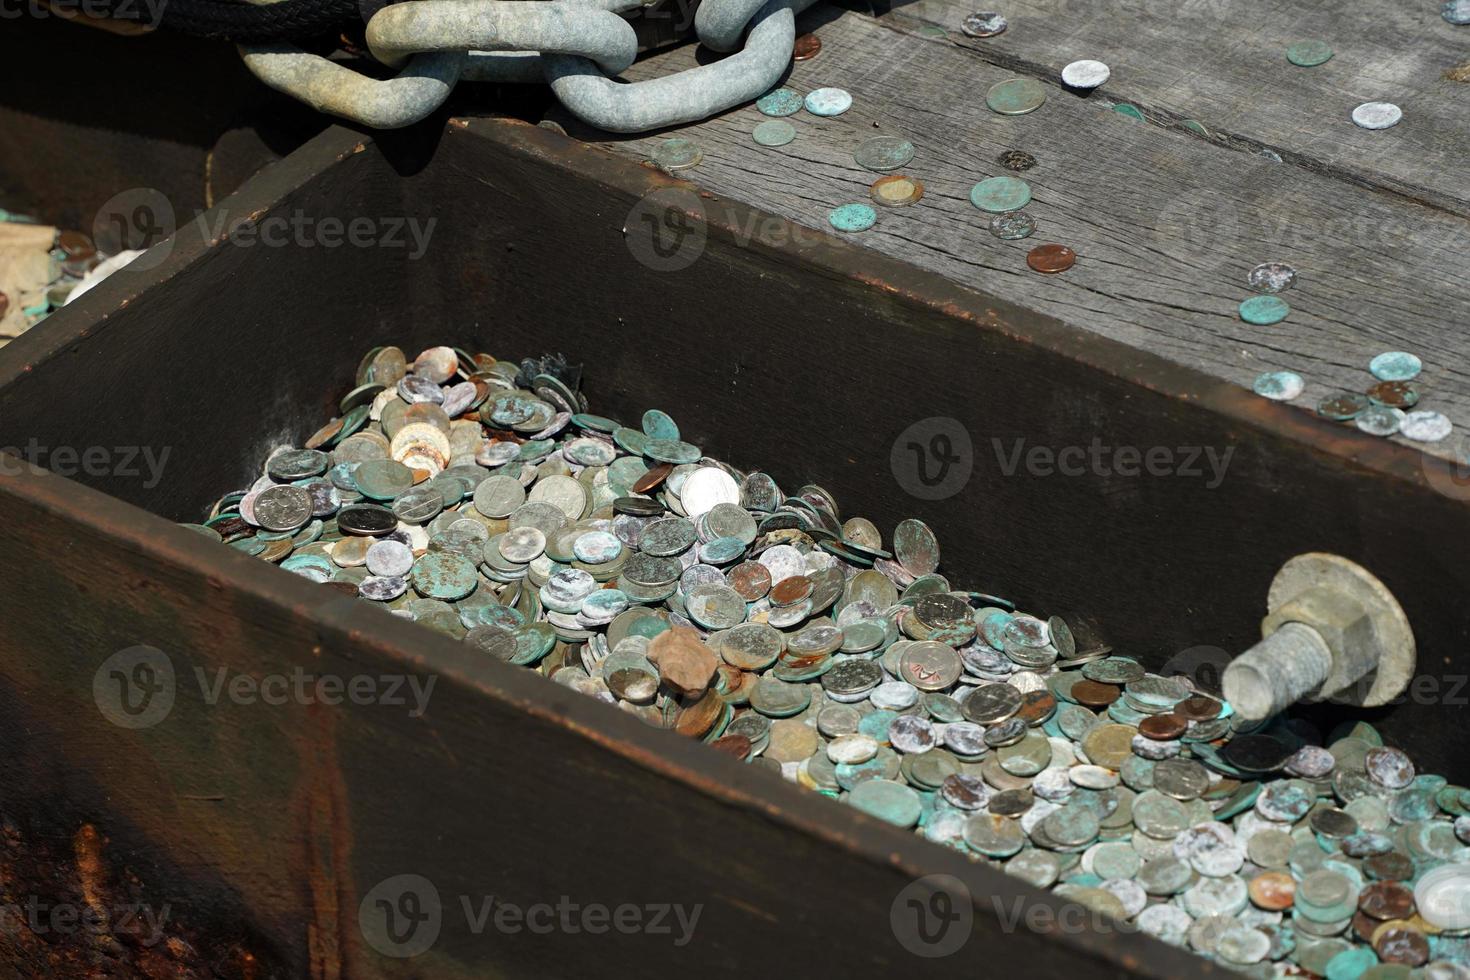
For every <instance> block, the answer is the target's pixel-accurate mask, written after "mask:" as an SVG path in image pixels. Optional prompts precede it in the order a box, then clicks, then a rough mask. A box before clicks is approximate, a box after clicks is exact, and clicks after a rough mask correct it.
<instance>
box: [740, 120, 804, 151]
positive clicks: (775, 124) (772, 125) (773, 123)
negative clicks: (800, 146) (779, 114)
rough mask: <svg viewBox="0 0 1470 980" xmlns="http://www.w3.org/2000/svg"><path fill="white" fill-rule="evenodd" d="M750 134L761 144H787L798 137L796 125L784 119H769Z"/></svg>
mask: <svg viewBox="0 0 1470 980" xmlns="http://www.w3.org/2000/svg"><path fill="white" fill-rule="evenodd" d="M750 135H751V138H752V139H754V140H755V141H756V142H757V143H759V144H760V145H761V146H785V145H786V144H787V143H790V142H791V141H792V140H794V139H796V127H795V126H793V125H791V124H790V123H789V122H787V121H786V120H784V119H767V120H766V121H765V122H763V123H761V124H760V125H759V126H757V127H755V130H754V131H753V132H751V134H750Z"/></svg>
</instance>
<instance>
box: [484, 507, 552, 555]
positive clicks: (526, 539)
mask: <svg viewBox="0 0 1470 980" xmlns="http://www.w3.org/2000/svg"><path fill="white" fill-rule="evenodd" d="M477 509H478V508H477ZM545 550H546V535H545V534H543V533H542V532H541V530H540V529H539V528H534V527H518V528H516V529H514V530H512V531H507V532H505V534H503V535H501V537H500V554H501V557H503V558H504V559H505V560H506V561H512V562H515V563H517V564H520V565H526V564H529V563H531V562H532V561H535V560H536V558H537V557H539V556H540V555H541V554H542V553H543V552H544V551H545Z"/></svg>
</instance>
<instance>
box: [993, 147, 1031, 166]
mask: <svg viewBox="0 0 1470 980" xmlns="http://www.w3.org/2000/svg"><path fill="white" fill-rule="evenodd" d="M995 162H996V163H998V164H1000V165H1001V166H1002V167H1004V168H1005V169H1007V170H1015V171H1024V170H1030V169H1031V168H1032V167H1034V166H1036V158H1035V157H1034V156H1032V155H1031V154H1029V153H1027V152H1026V151H1025V150H1006V151H1005V152H1004V153H1002V154H1001V155H1000V156H998V157H996V160H995Z"/></svg>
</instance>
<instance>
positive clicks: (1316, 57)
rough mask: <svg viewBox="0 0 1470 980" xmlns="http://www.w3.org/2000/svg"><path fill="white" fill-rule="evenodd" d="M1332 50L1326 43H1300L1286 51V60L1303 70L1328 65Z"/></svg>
mask: <svg viewBox="0 0 1470 980" xmlns="http://www.w3.org/2000/svg"><path fill="white" fill-rule="evenodd" d="M1331 57H1332V48H1331V46H1329V45H1328V44H1327V43H1326V42H1325V41H1298V42H1297V43H1295V44H1292V45H1290V46H1288V47H1287V49H1286V60H1287V61H1289V62H1291V63H1292V64H1293V65H1297V66H1299V67H1302V68H1315V67H1316V66H1318V65H1322V64H1326V63H1327V61H1328V59H1330V58H1331Z"/></svg>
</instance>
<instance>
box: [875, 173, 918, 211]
mask: <svg viewBox="0 0 1470 980" xmlns="http://www.w3.org/2000/svg"><path fill="white" fill-rule="evenodd" d="M868 196H869V197H871V198H872V199H873V200H874V201H875V202H876V203H878V204H881V205H883V206H884V207H889V208H901V207H906V206H908V205H910V204H913V203H915V202H916V201H918V200H919V199H920V198H922V197H923V196H924V184H923V182H922V181H919V180H917V179H916V178H913V177H907V176H904V175H903V174H889V175H888V176H887V177H879V178H878V179H877V180H875V181H873V186H872V187H870V188H869V189H868Z"/></svg>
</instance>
